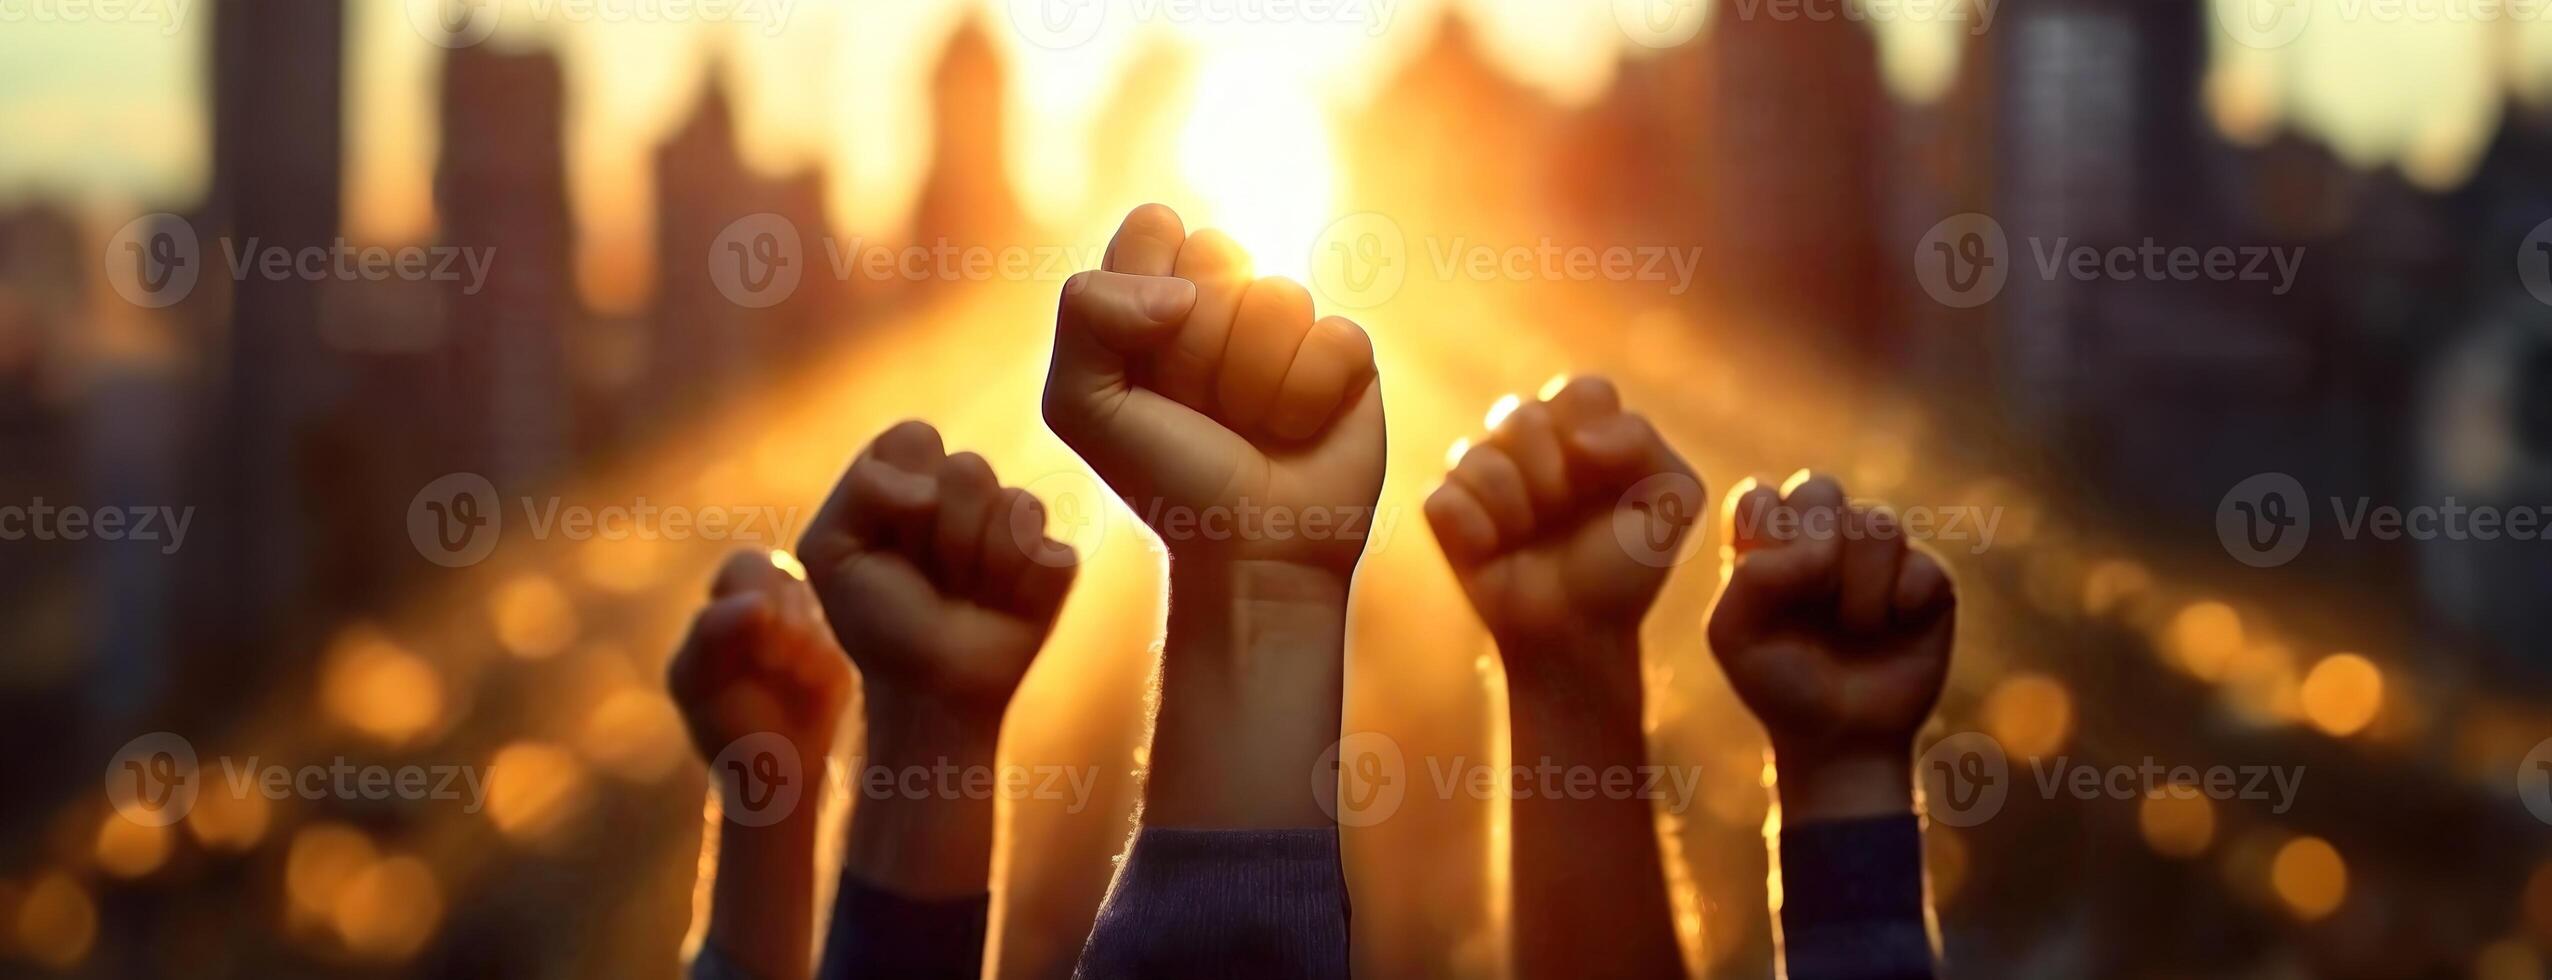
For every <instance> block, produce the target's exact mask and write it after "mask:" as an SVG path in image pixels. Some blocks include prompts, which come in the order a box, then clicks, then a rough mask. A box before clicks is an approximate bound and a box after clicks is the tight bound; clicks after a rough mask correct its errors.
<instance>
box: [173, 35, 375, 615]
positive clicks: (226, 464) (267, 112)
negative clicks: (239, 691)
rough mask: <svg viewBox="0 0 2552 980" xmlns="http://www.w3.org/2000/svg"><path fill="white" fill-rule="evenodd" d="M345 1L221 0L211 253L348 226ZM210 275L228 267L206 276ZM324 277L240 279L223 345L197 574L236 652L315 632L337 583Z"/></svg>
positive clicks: (198, 597)
mask: <svg viewBox="0 0 2552 980" xmlns="http://www.w3.org/2000/svg"><path fill="white" fill-rule="evenodd" d="M345 30H346V15H345V6H344V4H343V3H341V2H339V0H294V2H290V3H278V2H272V0H262V2H261V0H221V2H220V3H219V4H218V5H217V6H215V7H214V8H213V160H212V197H211V201H210V203H209V207H208V210H207V220H205V221H202V222H199V223H198V228H197V230H198V232H199V234H200V235H201V236H202V237H203V238H204V239H205V241H204V246H205V247H204V251H203V254H204V256H205V257H206V259H211V258H212V257H213V256H214V255H216V254H217V249H218V243H216V242H214V241H212V238H213V237H214V236H215V235H216V234H217V233H218V234H227V235H229V236H231V238H232V239H233V240H236V241H242V242H244V241H247V240H250V239H255V240H256V241H258V242H259V243H260V244H261V245H263V246H272V247H277V248H285V249H302V248H313V247H325V246H327V245H329V244H330V243H332V242H333V241H334V240H335V238H336V236H337V234H338V228H339V224H340V222H339V214H338V209H339V204H338V202H339V199H340V197H341V195H342V190H343V177H342V174H343V172H344V163H343V159H342V156H343V150H342V147H343V146H344V145H345V138H344V137H345V132H344V115H345V113H344V96H343V89H344V78H345ZM204 278H205V279H206V280H208V281H209V280H213V279H215V278H218V277H214V276H206V277H204ZM319 325H320V288H319V284H317V283H312V282H307V281H303V280H301V279H299V278H297V277H277V278H272V279H268V278H261V277H256V276H250V277H247V278H245V279H242V280H240V281H239V282H238V283H237V285H236V288H235V290H234V291H233V293H232V296H231V306H230V322H229V324H228V342H227V350H226V351H224V352H222V353H221V355H220V356H219V357H218V367H217V368H216V369H215V371H214V374H215V376H216V377H217V378H218V379H219V393H218V396H217V397H218V408H217V409H216V411H215V412H214V413H213V414H214V416H215V418H216V419H217V420H218V421H217V422H216V423H215V424H214V425H213V426H212V432H211V434H210V438H208V439H207V440H205V444H204V447H203V450H204V452H205V453H206V455H207V456H208V457H209V458H207V459H205V460H204V461H203V463H202V465H201V466H200V467H198V468H197V469H196V471H197V472H199V473H203V474H206V477H205V479H206V481H207V483H208V484H209V486H207V487H206V493H205V494H204V499H205V502H206V506H205V514H204V518H203V520H202V522H201V523H202V529H201V530H200V531H199V532H198V534H199V535H201V544H200V545H199V546H196V547H192V548H190V551H189V556H190V560H191V561H192V562H194V563H195V564H194V565H193V566H192V567H191V569H190V571H189V573H188V574H189V577H190V578H191V579H192V580H193V582H194V583H195V587H193V588H190V589H188V590H187V595H188V598H189V599H190V600H191V601H193V602H194V604H195V605H194V607H193V608H192V609H191V610H190V613H189V615H188V619H189V620H190V621H191V622H192V624H193V625H192V627H191V628H190V629H189V630H188V633H189V635H192V636H196V637H200V638H202V639H203V640H204V641H205V642H206V643H207V644H208V645H210V646H212V647H213V648H216V649H220V650H223V651H226V652H227V653H229V654H232V655H240V654H246V653H249V652H252V651H251V649H250V648H251V647H252V646H254V647H258V648H261V650H271V649H272V648H275V647H278V646H297V645H298V644H297V643H296V641H298V640H300V639H304V638H305V637H304V635H303V634H304V633H305V632H306V627H307V625H308V624H307V622H306V619H305V613H306V612H307V610H308V609H309V608H310V607H311V605H312V604H313V603H314V602H324V601H325V600H324V596H320V595H318V594H316V593H314V591H313V589H314V588H315V587H317V583H314V582H313V581H312V580H311V577H310V576H309V574H308V572H309V560H308V554H307V549H308V548H309V546H310V543H311V541H312V540H313V538H314V537H315V536H316V535H315V533H314V531H313V529H311V528H309V527H308V526H307V521H306V520H305V516H304V515H305V514H306V508H305V503H306V502H307V500H308V499H309V496H310V494H311V493H312V490H313V487H312V486H311V484H310V483H309V480H308V478H309V477H310V476H312V474H311V472H310V467H309V465H308V464H309V460H308V458H307V454H306V452H305V449H306V446H305V437H306V434H307V431H308V427H309V425H310V423H311V421H312V418H313V416H314V415H315V414H317V412H316V406H317V405H318V404H319V403H320V400H321V398H322V397H323V395H324V393H325V391H326V388H327V386H328V385H329V383H330V382H331V380H332V379H331V377H330V374H329V370H328V365H327V364H326V363H325V360H324V358H323V357H322V356H321V354H320V351H319V346H318V342H317V337H318V332H319Z"/></svg>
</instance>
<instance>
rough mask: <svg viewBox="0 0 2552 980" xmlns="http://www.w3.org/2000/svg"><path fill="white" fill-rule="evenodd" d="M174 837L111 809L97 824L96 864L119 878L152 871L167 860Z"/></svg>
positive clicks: (166, 831) (167, 830) (165, 828)
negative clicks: (125, 817)
mask: <svg viewBox="0 0 2552 980" xmlns="http://www.w3.org/2000/svg"><path fill="white" fill-rule="evenodd" d="M213 795H218V794H213ZM174 836H175V835H174V834H171V833H170V832H169V829H168V828H167V827H163V826H157V825H147V824H139V823H135V822H133V821H131V820H127V819H124V814H122V813H120V812H116V811H113V810H110V811H108V812H107V814H106V820H105V822H103V823H100V824H98V827H97V865H98V867H99V868H101V869H104V870H105V871H106V873H107V874H111V875H114V876H116V877H118V878H139V877H141V876H143V875H146V874H150V873H151V872H153V871H157V870H159V867H160V865H162V864H165V863H167V862H168V852H169V846H170V843H171V840H170V839H171V838H172V837H174Z"/></svg>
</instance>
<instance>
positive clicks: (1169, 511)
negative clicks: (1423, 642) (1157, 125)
mask: <svg viewBox="0 0 2552 980" xmlns="http://www.w3.org/2000/svg"><path fill="white" fill-rule="evenodd" d="M1055 321H1056V322H1055V346H1054V362H1053V366H1052V370H1051V372H1050V373H1049V374H1048V376H1047V378H1046V391H1045V417H1046V424H1047V425H1048V426H1049V427H1051V428H1052V429H1053V430H1054V432H1055V434H1056V435H1058V436H1060V437H1061V438H1062V439H1063V441H1064V443H1065V444H1066V445H1069V446H1071V447H1072V448H1073V450H1074V451H1075V452H1078V453H1080V454H1081V457H1082V458H1083V459H1084V460H1087V461H1088V462H1089V464H1090V466H1091V468H1092V469H1094V470H1096V471H1097V472H1098V474H1099V476H1100V478H1102V479H1104V480H1106V481H1107V482H1108V485H1109V486H1110V487H1111V488H1113V489H1115V491H1116V492H1117V494H1118V495H1119V496H1120V497H1122V498H1124V499H1125V501H1126V503H1127V505H1128V506H1129V507H1131V508H1133V510H1134V511H1135V513H1136V515H1137V516H1139V517H1141V518H1142V519H1143V520H1144V522H1145V523H1146V524H1148V525H1150V526H1151V528H1152V529H1153V532H1154V533H1155V534H1158V535H1160V537H1161V539H1162V541H1163V542H1164V543H1165V544H1166V545H1167V546H1168V547H1169V549H1170V552H1171V554H1172V555H1173V557H1175V558H1180V559H1189V558H1201V559H1207V560H1223V561H1279V562H1289V563H1295V564H1301V565H1306V566H1312V567H1318V568H1321V569H1324V570H1329V571H1336V572H1342V573H1343V572H1345V571H1349V570H1352V569H1353V567H1354V565H1355V563H1356V559H1357V558H1358V556H1360V555H1361V554H1362V553H1363V550H1364V541H1365V538H1366V536H1367V534H1368V533H1369V532H1370V530H1371V526H1372V516H1373V507H1374V501H1375V499H1376V498H1377V497H1378V496H1379V494H1380V493H1381V490H1382V473H1383V418H1382V390H1381V387H1380V385H1379V383H1378V382H1377V380H1376V375H1375V370H1374V359H1373V343H1372V341H1371V339H1370V338H1368V337H1366V336H1365V332H1364V330H1363V329H1362V328H1360V327H1358V326H1356V324H1355V323H1354V322H1352V321H1349V320H1347V319H1345V318H1342V317H1327V318H1322V319H1318V320H1315V319H1314V318H1313V316H1312V303H1311V295H1310V294H1309V293H1308V292H1306V291H1305V290H1304V289H1303V287H1302V286H1300V285H1297V284H1295V283H1293V282H1291V281H1288V280H1285V279H1275V278H1270V279H1256V280H1253V279H1252V278H1251V277H1250V274H1249V260H1248V257H1247V256H1245V255H1243V254H1242V253H1241V251H1240V249H1239V248H1238V247H1237V246H1236V245H1234V244H1233V242H1232V240H1231V239H1230V238H1228V237H1226V236H1223V235H1221V234H1218V233H1214V232H1204V233H1200V234H1198V235H1195V236H1193V237H1191V236H1189V235H1188V234H1187V233H1186V231H1185V229H1184V227H1183V226H1182V225H1181V224H1180V223H1179V218H1178V215H1177V214H1175V213H1173V212H1171V211H1170V209H1168V208H1165V207H1161V206H1159V205H1145V206H1144V207H1141V208H1138V209H1136V210H1135V211H1134V213H1132V214H1130V215H1128V216H1127V217H1126V219H1125V224H1124V226H1123V227H1121V228H1120V229H1118V231H1117V234H1116V238H1115V239H1114V240H1113V241H1111V242H1110V243H1109V245H1108V253H1107V259H1106V262H1105V264H1104V268H1103V269H1102V270H1101V271H1098V272H1085V273H1082V274H1080V275H1077V276H1074V277H1073V278H1072V280H1071V281H1069V282H1067V283H1065V284H1064V288H1063V299H1062V304H1061V309H1060V310H1059V311H1058V313H1057V314H1056V318H1055Z"/></svg>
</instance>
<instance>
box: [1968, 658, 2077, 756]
mask: <svg viewBox="0 0 2552 980" xmlns="http://www.w3.org/2000/svg"><path fill="white" fill-rule="evenodd" d="M1981 717H1982V719H1983V721H1984V723H1985V731H1986V733H1987V734H1989V735H1992V736H1993V737H1994V740H1995V741H1997V742H2000V743H2002V747H2003V751H2004V752H2005V753H2008V754H2009V755H2011V756H2012V757H2013V758H2015V759H2026V758H2033V757H2036V756H2042V755H2047V754H2050V753H2053V752H2055V751H2056V750H2058V749H2062V748H2064V746H2065V740H2066V739H2067V738H2070V737H2071V736H2072V734H2073V695H2071V694H2069V693H2067V692H2066V691H2065V686H2064V684H2063V683H2061V682H2059V681H2057V680H2056V679H2055V678H2052V677H2049V676H2047V675H2045V674H2037V673H2020V674H2015V675H2013V676H2011V677H2009V678H2005V679H2004V680H2003V682H2002V683H2001V684H1999V685H1996V686H1995V688H1994V691H1993V693H1991V694H1988V695H1986V696H1985V704H1984V707H1983V708H1982V709H1981Z"/></svg>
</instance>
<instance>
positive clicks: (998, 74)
mask: <svg viewBox="0 0 2552 980" xmlns="http://www.w3.org/2000/svg"><path fill="white" fill-rule="evenodd" d="M1009 84H1010V82H1009V72H1008V71H1007V70H1006V69H1005V68H1004V66H1003V65H1002V62H1001V55H1000V53H999V52H997V51H995V50H993V45H992V36H991V34H990V33H989V31H988V30H987V29H986V28H985V26H984V24H983V21H982V18H981V17H979V16H974V15H969V16H967V17H966V18H965V19H964V20H963V21H961V22H960V23H959V24H958V26H957V32H956V33H955V34H953V35H951V36H950V37H949V39H948V47H947V48H946V50H944V51H943V52H942V53H941V54H940V58H939V66H938V68H937V69H936V70H934V71H933V72H932V73H931V158H930V170H929V172H928V173H927V175H926V176H924V178H923V180H922V191H921V198H920V201H919V203H918V204H917V205H915V208H914V211H913V240H914V241H915V242H917V243H919V244H922V245H924V246H929V245H933V244H936V243H938V242H940V241H942V240H945V241H947V242H949V243H950V244H953V245H958V246H979V245H981V246H997V245H1001V244H1004V243H1006V242H1008V241H1009V239H1010V238H1011V236H1013V235H1015V234H1017V233H1018V231H1019V230H1020V227H1021V224H1022V220H1023V219H1022V216H1021V214H1020V210H1019V201H1018V198H1017V197H1016V196H1014V195H1013V194H1012V193H1011V191H1010V176H1009V171H1008V167H1009V160H1010V154H1009V145H1008V140H1007V139H1006V138H1005V136H1004V134H1005V133H1006V129H1005V127H1006V126H1007V125H1008V120H1009V118H1010V116H1009V112H1008V101H1009Z"/></svg>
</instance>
